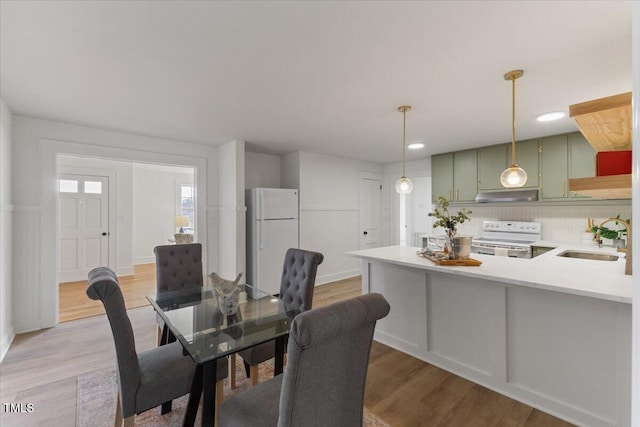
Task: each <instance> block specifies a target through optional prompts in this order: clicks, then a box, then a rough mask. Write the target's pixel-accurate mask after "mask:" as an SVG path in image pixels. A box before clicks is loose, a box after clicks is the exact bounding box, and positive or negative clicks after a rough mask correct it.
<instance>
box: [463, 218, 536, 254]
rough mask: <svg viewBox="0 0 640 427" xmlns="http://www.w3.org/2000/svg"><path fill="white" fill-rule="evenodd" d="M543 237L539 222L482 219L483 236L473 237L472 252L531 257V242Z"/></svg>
mask: <svg viewBox="0 0 640 427" xmlns="http://www.w3.org/2000/svg"><path fill="white" fill-rule="evenodd" d="M541 238H542V226H541V224H540V223H539V222H524V221H482V237H479V238H475V239H473V241H472V243H471V252H473V253H476V254H486V255H501V256H508V257H512V258H531V244H532V243H533V242H535V241H538V240H540V239H541Z"/></svg>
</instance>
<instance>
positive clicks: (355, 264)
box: [283, 152, 382, 284]
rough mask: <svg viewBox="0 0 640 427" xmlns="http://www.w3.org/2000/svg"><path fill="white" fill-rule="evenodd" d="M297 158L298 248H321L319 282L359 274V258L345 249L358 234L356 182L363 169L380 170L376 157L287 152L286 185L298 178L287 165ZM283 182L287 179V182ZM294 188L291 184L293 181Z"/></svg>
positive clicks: (356, 243)
mask: <svg viewBox="0 0 640 427" xmlns="http://www.w3.org/2000/svg"><path fill="white" fill-rule="evenodd" d="M297 162H298V163H299V187H298V188H299V189H300V248H302V249H308V250H313V251H318V252H321V253H322V254H323V255H324V257H325V258H324V262H323V263H322V265H320V268H319V269H318V276H317V278H316V283H317V284H322V283H327V282H331V281H334V280H339V279H343V278H346V277H351V276H355V275H358V274H360V263H359V261H358V260H357V259H355V258H352V257H347V256H345V255H344V253H345V252H347V251H353V250H357V249H358V248H359V245H360V239H359V237H360V236H359V232H358V230H359V228H358V222H359V209H358V191H359V190H358V187H359V180H360V173H361V172H369V173H378V174H382V166H381V165H378V164H375V163H368V162H362V161H357V160H350V159H345V158H340V157H334V156H326V155H321V154H314V153H307V152H299V154H298V155H297V156H295V155H290V156H286V157H285V161H284V163H285V165H286V166H285V168H284V169H286V171H285V173H284V175H286V179H285V180H283V185H285V186H287V187H289V184H294V183H295V179H296V176H295V175H296V173H295V171H292V170H291V168H292V167H293V166H294V165H295V164H296V163H297ZM285 182H286V184H285ZM294 188H295V187H294Z"/></svg>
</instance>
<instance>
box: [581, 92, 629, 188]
mask: <svg viewBox="0 0 640 427" xmlns="http://www.w3.org/2000/svg"><path fill="white" fill-rule="evenodd" d="M569 116H570V117H572V118H573V119H574V120H575V121H576V124H577V125H578V129H580V132H582V134H583V135H584V137H585V138H586V139H587V141H589V143H590V144H591V145H592V146H593V148H594V149H595V150H596V151H597V152H600V151H620V150H631V92H627V93H622V94H620V95H614V96H609V97H606V98H600V99H595V100H593V101H587V102H583V103H580V104H574V105H570V106H569ZM569 190H570V191H575V192H577V193H580V194H584V195H586V196H591V197H594V198H597V199H630V198H631V174H625V175H610V176H596V177H592V178H574V179H570V180H569Z"/></svg>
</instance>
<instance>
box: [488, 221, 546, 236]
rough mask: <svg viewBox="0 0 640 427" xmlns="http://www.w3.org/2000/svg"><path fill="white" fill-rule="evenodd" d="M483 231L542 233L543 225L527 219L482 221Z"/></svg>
mask: <svg viewBox="0 0 640 427" xmlns="http://www.w3.org/2000/svg"><path fill="white" fill-rule="evenodd" d="M482 231H483V232H485V231H489V232H493V231H496V232H498V231H499V232H509V233H530V234H541V225H540V223H539V222H525V221H482Z"/></svg>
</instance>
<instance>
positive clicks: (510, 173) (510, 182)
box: [396, 165, 527, 188]
mask: <svg viewBox="0 0 640 427" xmlns="http://www.w3.org/2000/svg"><path fill="white" fill-rule="evenodd" d="M526 182H527V173H526V172H525V171H524V169H522V168H521V167H518V165H511V166H509V167H508V168H506V169H505V170H504V171H502V173H501V174H500V184H502V186H503V187H505V188H517V187H522V186H523V185H524V184H525V183H526ZM397 185H398V184H396V186H397Z"/></svg>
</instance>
